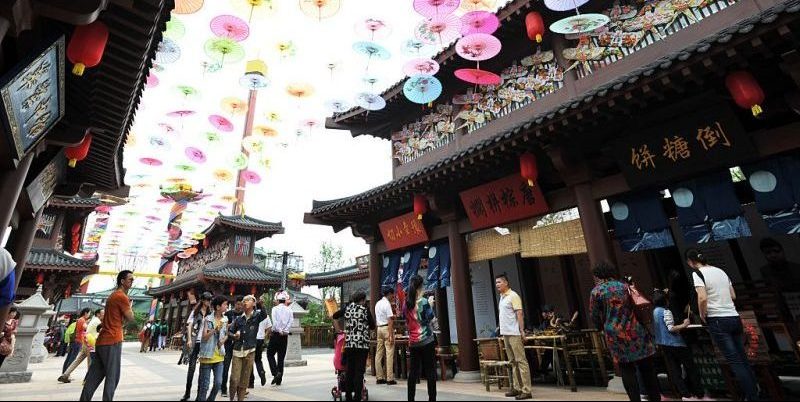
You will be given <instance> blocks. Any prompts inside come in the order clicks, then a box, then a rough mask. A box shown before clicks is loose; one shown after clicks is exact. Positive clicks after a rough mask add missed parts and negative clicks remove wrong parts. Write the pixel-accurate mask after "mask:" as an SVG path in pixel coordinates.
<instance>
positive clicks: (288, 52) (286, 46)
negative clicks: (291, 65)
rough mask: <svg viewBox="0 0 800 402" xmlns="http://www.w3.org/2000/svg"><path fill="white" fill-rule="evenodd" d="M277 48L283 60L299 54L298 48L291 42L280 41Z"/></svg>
mask: <svg viewBox="0 0 800 402" xmlns="http://www.w3.org/2000/svg"><path fill="white" fill-rule="evenodd" d="M276 47H277V48H278V53H279V54H280V55H281V58H282V59H286V58H289V57H292V56H294V55H295V53H297V47H296V46H295V45H294V42H292V41H290V40H284V41H280V42H278V44H277V45H276Z"/></svg>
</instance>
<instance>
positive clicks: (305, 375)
mask: <svg viewBox="0 0 800 402" xmlns="http://www.w3.org/2000/svg"><path fill="white" fill-rule="evenodd" d="M304 357H305V358H306V359H307V360H308V364H309V365H308V367H296V368H287V369H286V374H285V376H284V380H283V385H282V386H281V387H273V386H270V385H269V384H267V386H266V387H261V386H260V385H257V386H256V388H255V389H253V390H250V396H249V397H248V400H249V401H267V400H281V401H308V400H321V401H325V400H331V394H330V391H331V387H333V385H334V384H335V376H334V374H333V372H332V364H331V360H332V357H333V355H332V354H331V351H330V350H314V351H309V353H308V354H307V355H305V356H304ZM177 360H178V353H177V352H174V351H163V352H155V353H147V354H140V353H138V345H135V344H126V345H125V347H124V349H123V358H122V380H121V381H120V386H119V388H118V389H117V394H116V399H117V400H175V401H177V400H179V399H180V397H181V396H182V395H183V390H184V386H185V382H186V370H187V366H178V365H177V364H175V363H176V362H177ZM62 363H63V358H61V357H59V358H54V357H50V358H48V359H47V360H46V361H45V362H44V363H41V364H36V365H32V366H31V368H32V370H33V379H32V380H31V382H29V383H26V384H3V385H1V386H0V401H4V400H7V401H17V400H78V397H79V396H80V392H81V383H80V381H79V380H78V381H75V380H74V379H75V378H82V377H83V375H84V374H85V372H86V369H85V366H81V368H80V369H78V370H76V372H75V373H73V382H72V383H70V384H60V383H58V382H57V381H56V378H58V376H59V374H60V370H61V365H62ZM374 382H375V379H374V377H368V378H367V383H368V385H367V387H368V389H369V396H370V400H373V401H390V400H395V401H403V400H406V383H405V382H400V383H399V384H397V385H395V386H385V385H381V386H378V385H375V383H374ZM194 386H195V389H194V390H193V394H192V397H193V398H194V397H195V394H196V387H197V381H196V378H195V385H194ZM437 386H438V399H439V400H462V401H473V400H480V401H495V400H497V401H508V400H511V399H509V398H505V397H504V396H503V393H502V392H500V391H497V389H496V388H492V391H491V392H486V390H485V389H484V388H483V387H482V386H481V385H480V384H456V383H454V382H452V381H447V382H439V383H438V385H437ZM102 390H103V388H102V385H101V386H100V388H99V389H98V390H97V393H96V394H95V400H101V399H102ZM533 395H534V399H536V400H565V399H569V400H591V401H606V400H618V399H620V397H622V395H614V394H610V393H608V392H606V391H605V389H603V388H581V389H580V390H579V392H577V393H571V392H569V390H565V389H563V388H559V387H553V386H537V385H535V386H534V393H533ZM426 398H427V391H426V390H425V386H424V383H423V384H420V385H418V386H417V399H418V400H425V399H426ZM217 400H227V398H221V397H220V396H218V397H217Z"/></svg>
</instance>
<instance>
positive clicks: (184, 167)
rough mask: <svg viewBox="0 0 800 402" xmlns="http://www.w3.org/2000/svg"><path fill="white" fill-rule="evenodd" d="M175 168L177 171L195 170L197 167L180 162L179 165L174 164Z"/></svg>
mask: <svg viewBox="0 0 800 402" xmlns="http://www.w3.org/2000/svg"><path fill="white" fill-rule="evenodd" d="M175 170H177V171H179V172H194V171H195V170H197V168H195V167H194V166H192V165H184V164H181V165H175Z"/></svg>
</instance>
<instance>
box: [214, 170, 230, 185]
mask: <svg viewBox="0 0 800 402" xmlns="http://www.w3.org/2000/svg"><path fill="white" fill-rule="evenodd" d="M214 179H215V180H217V181H218V182H221V183H226V182H229V181H231V180H233V173H231V171H230V170H228V169H217V170H215V171H214Z"/></svg>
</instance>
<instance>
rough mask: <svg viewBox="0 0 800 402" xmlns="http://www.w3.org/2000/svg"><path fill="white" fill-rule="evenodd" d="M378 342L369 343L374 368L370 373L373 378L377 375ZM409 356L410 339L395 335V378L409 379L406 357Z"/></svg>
mask: <svg viewBox="0 0 800 402" xmlns="http://www.w3.org/2000/svg"><path fill="white" fill-rule="evenodd" d="M377 348H378V342H377V341H370V342H369V356H370V359H371V360H372V368H371V370H370V372H371V373H372V375H373V376H375V375H376V373H377V370H376V368H375V354H376V353H377ZM407 355H408V337H403V336H399V335H395V337H394V367H393V369H394V373H395V378H401V379H405V378H408V363H407V360H406V357H407Z"/></svg>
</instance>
